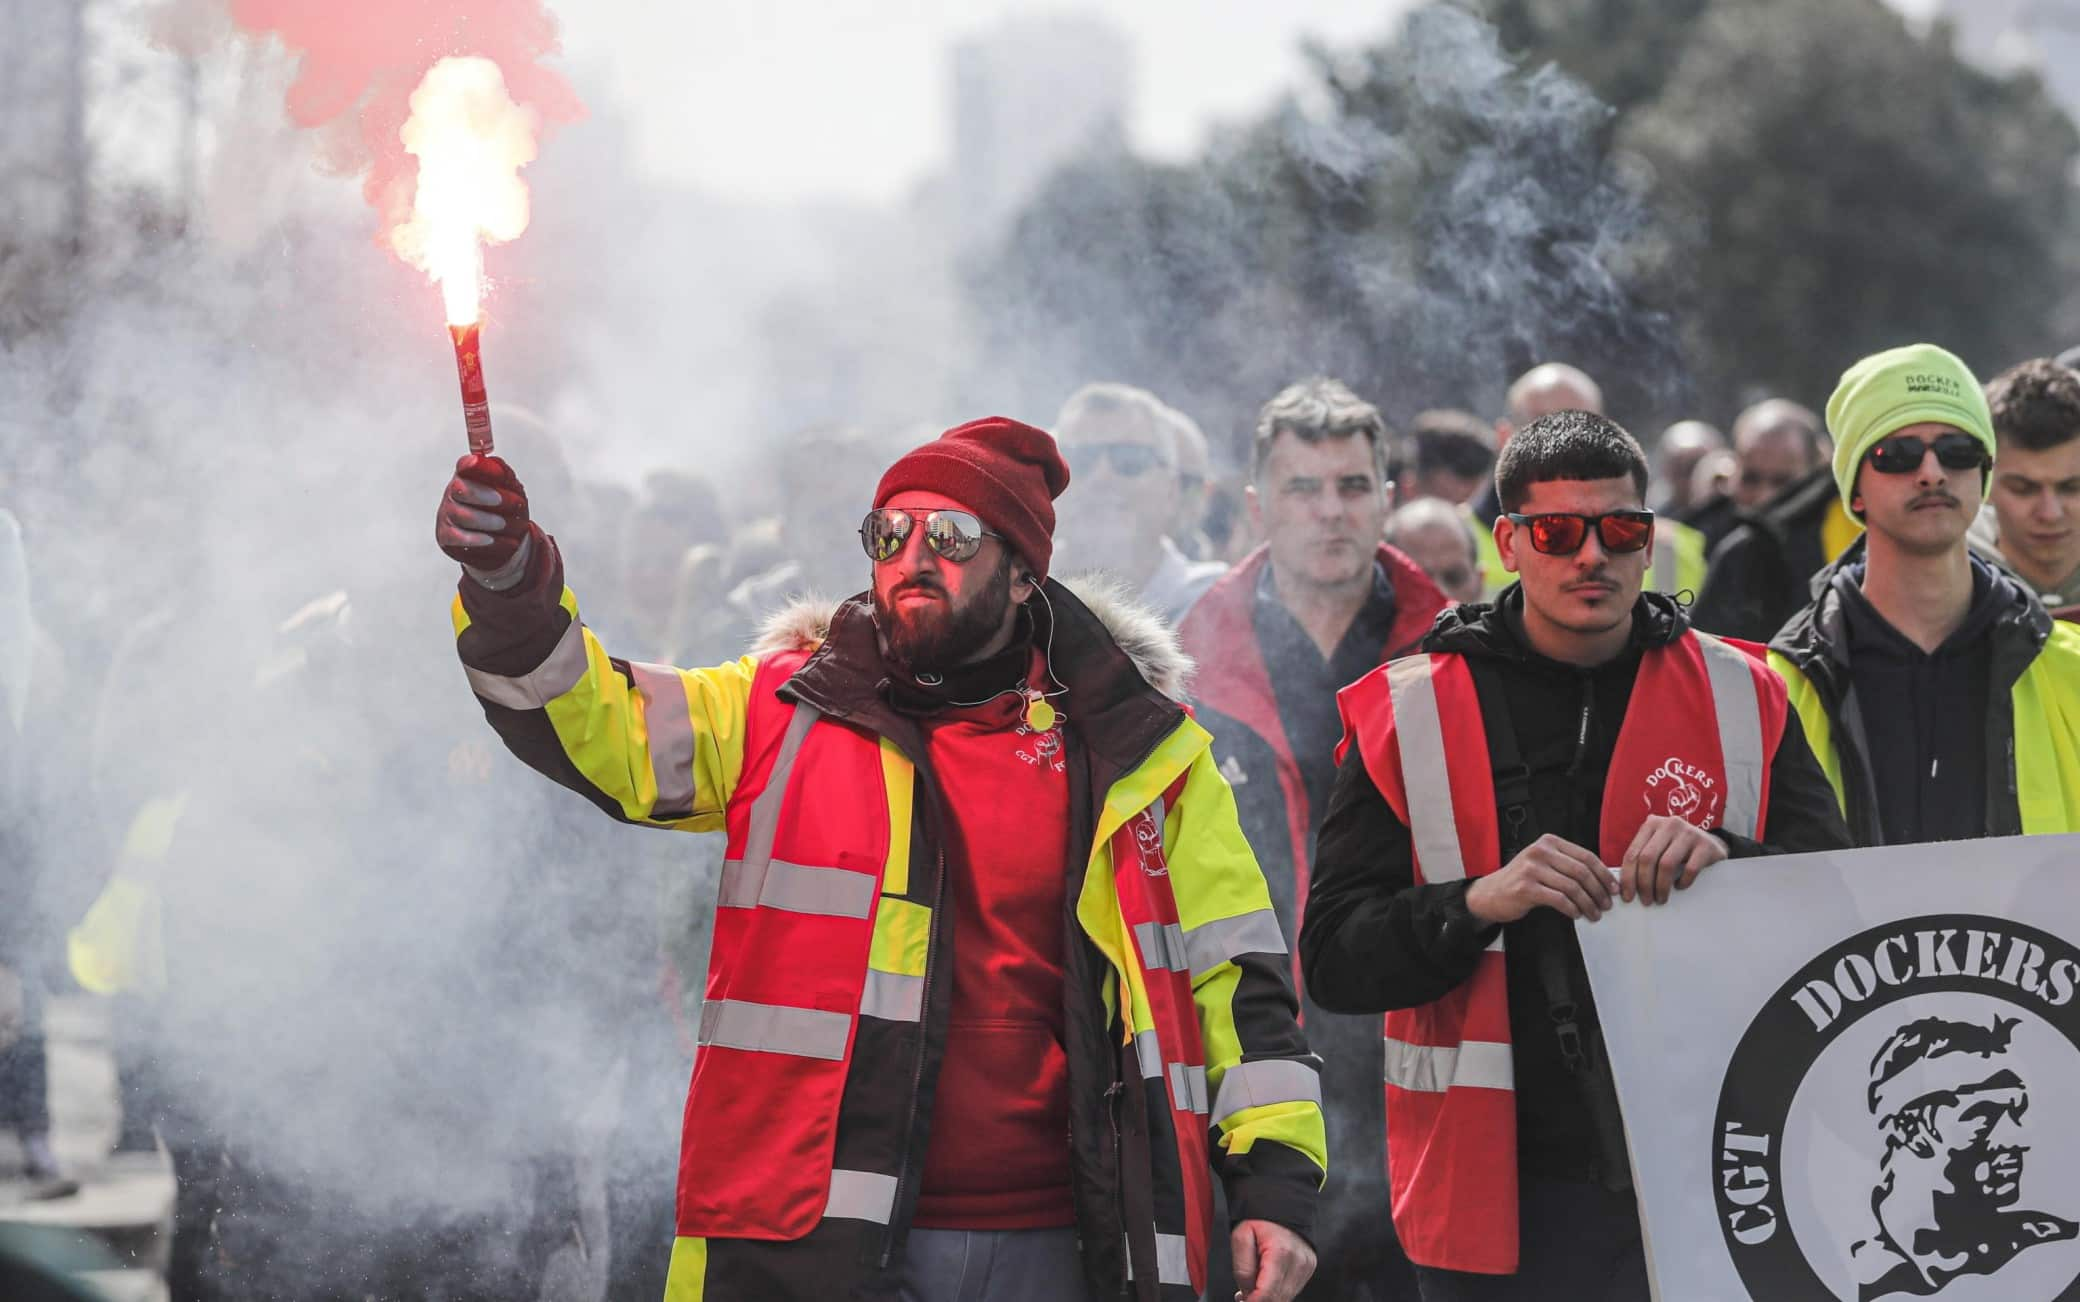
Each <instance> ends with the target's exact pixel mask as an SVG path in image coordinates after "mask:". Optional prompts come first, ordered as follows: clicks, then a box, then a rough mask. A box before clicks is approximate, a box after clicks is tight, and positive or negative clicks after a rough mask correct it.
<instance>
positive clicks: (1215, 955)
mask: <svg viewBox="0 0 2080 1302" xmlns="http://www.w3.org/2000/svg"><path fill="white" fill-rule="evenodd" d="M1184 952H1185V956H1186V961H1187V963H1188V964H1189V966H1190V967H1191V970H1192V977H1193V979H1195V980H1196V979H1197V978H1199V977H1202V976H1205V975H1206V974H1207V973H1208V972H1211V971H1212V970H1213V969H1215V968H1216V967H1219V966H1220V965H1221V964H1223V963H1227V962H1232V961H1233V960H1235V959H1238V958H1240V957H1242V956H1243V955H1244V954H1283V953H1285V952H1286V937H1285V933H1284V932H1282V931H1280V930H1279V929H1278V915H1277V914H1275V913H1273V912H1272V911H1271V910H1269V909H1259V910H1257V911H1256V912H1255V913H1238V914H1236V915H1235V916H1234V917H1232V918H1215V919H1214V920H1213V921H1212V922H1202V923H1200V924H1199V925H1198V926H1196V927H1193V928H1192V929H1191V930H1190V931H1187V932H1186V933H1184Z"/></svg>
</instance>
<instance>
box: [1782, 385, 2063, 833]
mask: <svg viewBox="0 0 2080 1302" xmlns="http://www.w3.org/2000/svg"><path fill="white" fill-rule="evenodd" d="M1827 426H1828V428H1829V429H1830V430H1832V431H1834V436H1835V451H1834V464H1833V471H1834V480H1835V489H1836V492H1838V493H1839V494H1840V497H1841V500H1842V502H1843V503H1844V504H1845V505H1846V506H1847V508H1848V509H1849V510H1850V511H1851V512H1852V513H1853V514H1854V515H1855V516H1856V517H1857V518H1858V519H1859V520H1861V521H1862V522H1863V523H1864V525H1865V526H1866V531H1865V533H1864V536H1863V539H1862V542H1861V543H1860V544H1858V545H1852V546H1851V547H1850V548H1849V550H1848V551H1846V552H1845V553H1843V555H1842V558H1841V559H1840V560H1838V561H1836V562H1835V563H1834V564H1832V565H1830V566H1828V567H1827V568H1826V569H1824V570H1822V571H1821V572H1820V573H1819V574H1818V575H1817V576H1815V578H1814V580H1813V584H1812V593H1813V599H1812V601H1811V602H1810V603H1809V604H1808V605H1807V606H1806V607H1805V608H1804V609H1803V610H1801V611H1799V612H1798V613H1797V614H1795V615H1793V616H1792V617H1791V619H1790V621H1789V622H1788V623H1786V624H1785V625H1784V628H1783V630H1782V631H1781V632H1779V633H1778V634H1777V636H1776V637H1775V638H1774V639H1773V640H1772V641H1771V642H1770V664H1771V665H1773V666H1774V667H1775V668H1776V669H1777V671H1778V672H1779V673H1780V674H1782V675H1783V676H1784V680H1785V682H1786V683H1788V684H1789V686H1790V692H1791V703H1792V705H1793V706H1794V707H1795V708H1796V709H1797V711H1798V713H1799V717H1800V718H1801V719H1802V720H1803V721H1804V723H1805V729H1806V735H1807V736H1808V737H1810V738H1811V739H1812V742H1813V750H1814V753H1816V754H1817V755H1819V756H1820V762H1821V764H1822V765H1823V766H1824V767H1825V768H1826V770H1827V776H1828V778H1829V779H1830V780H1831V781H1832V782H1833V783H1834V786H1835V790H1836V793H1837V796H1838V798H1839V800H1840V802H1841V806H1842V811H1843V813H1844V815H1845V816H1846V817H1847V819H1848V823H1849V831H1850V833H1851V834H1852V835H1854V836H1855V838H1856V842H1857V844H1858V845H1907V844H1914V843H1918V842H1924V841H1949V840H1957V839H1962V838H1965V837H1977V836H2013V835H2016V834H2018V833H2024V832H2029V833H2036V832H2070V831H2075V830H2080V628H2076V627H2075V626H2073V625H2071V624H2065V623H2056V622H2054V621H2053V620H2052V618H2051V616H2050V615H2049V614H2047V613H2046V612H2045V610H2044V607H2043V606H2042V605H2040V604H2039V603H2038V601H2037V599H2036V597H2035V596H2034V595H2032V594H2031V593H2030V592H2029V590H2028V589H2026V588H2025V587H2023V586H2022V584H2021V583H2020V582H2019V581H2018V580H2016V579H2014V578H2012V577H2010V576H2009V575H2008V574H2006V573H2004V572H2003V571H2002V570H2000V569H1999V568H1998V567H1996V566H1993V565H1991V564H1988V563H1987V562H1986V561H1984V560H1982V559H1980V558H1979V557H1976V556H1974V555H1972V554H1971V552H1970V549H1969V548H1968V547H1967V546H1966V540H1965V535H1966V531H1967V529H1969V528H1970V526H1971V522H1972V519H1973V517H1974V516H1976V515H1977V514H1978V511H1979V504H1980V500H1981V497H1982V495H1983V493H1984V492H1985V488H1986V482H1987V479H1988V478H1989V477H1990V476H1991V475H1992V473H1993V470H1994V464H1995V463H1994V451H1995V448H1996V446H1997V445H1996V443H1995V440H1994V434H1993V416H1992V413H1991V412H1990V411H1989V410H1988V408H1987V403H1986V395H1985V392H1984V391H1983V390H1981V389H1980V387H1979V381H1978V380H1977V379H1976V378H1975V377H1974V376H1973V375H1972V372H1971V368H1970V367H1968V366H1966V365H1965V364H1964V362H1963V361H1962V360H1961V359H1960V358H1958V357H1957V356H1956V355H1955V354H1953V353H1950V352H1948V351H1946V350H1944V349H1941V348H1938V347H1936V346H1934V345H1933V344H1914V345H1910V346H1908V347H1905V348H1893V349H1889V350H1887V351H1885V352H1882V353H1877V354H1874V355H1872V356H1870V357H1866V358H1864V359H1863V360H1862V361H1860V362H1858V363H1856V364H1855V365H1854V366H1852V367H1850V368H1849V369H1848V370H1847V371H1846V372H1844V373H1843V375H1842V381H1841V384H1840V385H1838V386H1837V387H1836V389H1835V391H1834V396H1833V397H1831V398H1829V399H1828V402H1827Z"/></svg>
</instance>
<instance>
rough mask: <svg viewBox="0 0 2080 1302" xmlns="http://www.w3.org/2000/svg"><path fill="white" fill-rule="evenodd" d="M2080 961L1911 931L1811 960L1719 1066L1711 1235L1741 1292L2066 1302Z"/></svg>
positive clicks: (1947, 923)
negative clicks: (1722, 1071) (1717, 1234)
mask: <svg viewBox="0 0 2080 1302" xmlns="http://www.w3.org/2000/svg"><path fill="white" fill-rule="evenodd" d="M2076 993H2080V951H2076V950H2075V949H2074V948H2073V947H2072V946H2071V945H2069V944H2067V943H2066V942H2064V941H2062V940H2060V939H2058V938H2057V937H2054V936H2051V935H2049V934H2047V933H2044V932H2040V931H2037V930H2035V929H2033V928H2029V927H2025V926H2021V925H2019V924H2016V923H2013V922H2008V921H2004V920H2001V919H1996V918H1979V917H1964V916H1948V917H1927V918H1918V919H1909V920H1904V921H1901V922H1897V923H1893V924H1890V925H1888V926H1885V927H1880V928H1874V929H1873V930H1871V931H1869V932H1866V933H1864V934H1862V935H1860V936H1857V937H1854V938H1852V939H1850V940H1847V941H1844V942H1842V943H1841V944H1840V945H1837V946H1835V947H1834V948H1832V949H1830V950H1828V951H1827V952H1825V953H1824V954H1821V955H1819V956H1817V957H1816V958H1815V959H1814V960H1813V961H1812V962H1810V963H1808V964H1807V965H1806V966H1805V968H1804V969H1802V970H1801V971H1800V972H1799V973H1798V974H1797V976H1795V977H1794V978H1793V979H1792V980H1791V981H1789V982H1787V983H1786V984H1785V985H1784V987H1783V988H1782V989H1781V990H1780V991H1779V992H1778V994H1777V996H1776V997H1775V998H1773V999H1772V1000H1771V1001H1770V1002H1769V1003H1768V1004H1767V1005H1765V1006H1764V1008H1763V1010H1762V1012H1761V1013H1760V1014H1759V1015H1758V1016H1757V1017H1756V1019H1755V1020H1754V1022H1753V1023H1752V1024H1751V1025H1750V1027H1749V1030H1748V1033H1747V1035H1746V1036H1745V1037H1744V1038H1743V1039H1742V1041H1741V1044H1740V1047H1739V1049H1738V1050H1737V1051H1736V1052H1735V1054H1734V1057H1733V1061H1732V1064H1731V1065H1730V1067H1729V1068H1728V1071H1727V1076H1726V1082H1725V1085H1724V1087H1723V1090H1722V1094H1721V1097H1720V1106H1719V1117H1718V1125H1717V1127H1716V1134H1717V1135H1718V1142H1717V1143H1716V1144H1715V1146H1714V1147H1715V1151H1714V1153H1713V1169H1714V1171H1715V1172H1716V1174H1717V1187H1716V1189H1715V1191H1714V1192H1715V1194H1716V1197H1717V1201H1718V1205H1719V1210H1720V1223H1721V1229H1722V1231H1723V1232H1724V1237H1725V1241H1726V1246H1727V1250H1728V1251H1729V1252H1730V1253H1731V1254H1732V1256H1733V1259H1734V1264H1735V1267H1736V1269H1737V1270H1738V1271H1739V1274H1740V1276H1741V1279H1742V1282H1743V1283H1744V1284H1745V1285H1746V1286H1747V1288H1748V1290H1749V1293H1750V1295H1751V1296H1752V1297H1754V1298H1758V1299H1759V1298H1768V1299H1772V1302H1774V1300H1775V1299H1780V1298H1781V1299H1786V1300H1787V1302H1803V1300H1804V1299H1843V1300H1844V1302H1880V1300H1881V1299H1887V1298H1899V1299H1904V1298H1920V1297H1933V1298H1941V1299H1943V1302H1996V1300H1998V1302H2057V1300H2059V1299H2069V1298H2080V998H2076Z"/></svg>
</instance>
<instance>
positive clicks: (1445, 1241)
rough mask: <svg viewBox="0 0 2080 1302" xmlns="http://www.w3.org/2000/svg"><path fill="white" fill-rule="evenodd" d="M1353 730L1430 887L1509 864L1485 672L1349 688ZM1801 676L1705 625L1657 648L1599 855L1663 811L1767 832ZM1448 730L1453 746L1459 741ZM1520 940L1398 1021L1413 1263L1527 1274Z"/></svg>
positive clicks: (1629, 728)
mask: <svg viewBox="0 0 2080 1302" xmlns="http://www.w3.org/2000/svg"><path fill="white" fill-rule="evenodd" d="M1337 705H1338V708H1339V709H1340V710H1341V711H1342V714H1343V722H1344V740H1343V744H1342V746H1341V747H1340V748H1339V749H1338V752H1337V758H1338V760H1339V762H1340V761H1341V759H1342V757H1343V755H1344V754H1345V753H1346V752H1347V751H1348V749H1349V747H1350V745H1351V744H1352V742H1354V741H1355V742H1356V743H1357V746H1358V752H1359V754H1360V755H1361V756H1363V758H1364V761H1365V771H1366V772H1367V773H1368V774H1369V775H1370V776H1371V778H1372V780H1373V782H1374V784H1376V785H1377V786H1378V788H1379V790H1380V793H1381V794H1382V795H1383V796H1385V797H1386V799H1387V803H1388V804H1389V805H1390V806H1392V808H1393V810H1394V813H1395V814H1396V815H1397V816H1398V817H1399V818H1400V819H1401V820H1402V822H1404V823H1405V824H1407V826H1408V828H1409V833H1410V838H1411V840H1412V842H1413V845H1414V852H1415V855H1414V857H1415V876H1416V881H1417V882H1419V883H1423V882H1441V881H1451V880H1455V879H1459V878H1464V877H1478V876H1482V875H1484V874H1487V873H1491V872H1494V871H1495V870H1496V869H1498V868H1500V867H1501V866H1502V864H1501V857H1502V850H1501V829H1500V819H1499V814H1498V811H1497V809H1496V806H1495V784H1494V770H1493V767H1492V765H1491V763H1490V760H1489V756H1488V743H1487V732H1486V730H1485V728H1484V727H1483V726H1482V721H1481V709H1480V701H1479V698H1478V696H1477V695H1476V693H1475V689H1474V683H1473V674H1472V671H1471V670H1469V669H1468V668H1467V665H1466V661H1465V660H1464V658H1462V657H1460V656H1457V655H1416V656H1410V657H1407V658H1406V659H1402V660H1397V661H1394V662H1393V663H1391V664H1389V665H1385V666H1383V667H1381V668H1380V669H1377V670H1374V671H1373V672H1372V673H1370V674H1368V675H1366V676H1365V677H1364V678H1361V679H1359V680H1358V681H1357V682H1355V683H1353V684H1351V685H1350V686H1349V687H1346V688H1345V689H1344V690H1343V691H1342V692H1341V693H1340V694H1339V695H1338V697H1337ZM1784 722H1785V691H1784V683H1783V680H1782V679H1780V678H1778V677H1777V676H1776V675H1775V674H1774V673H1772V672H1770V670H1769V669H1768V668H1767V667H1766V666H1765V665H1764V664H1762V663H1761V662H1760V661H1759V660H1756V659H1754V658H1752V657H1751V656H1749V655H1747V654H1745V653H1743V652H1742V651H1740V650H1738V649H1736V648H1734V647H1733V646H1731V645H1729V644H1727V643H1726V642H1724V641H1722V640H1720V639H1718V638H1715V637H1711V636H1709V635H1707V634H1701V633H1695V632H1689V633H1685V634H1684V635H1683V636H1682V637H1680V638H1678V639H1677V640H1676V641H1674V642H1672V643H1669V644H1668V645H1666V646H1660V647H1654V648H1650V649H1649V650H1648V651H1647V652H1646V654H1645V655H1644V656H1643V657H1642V658H1641V661H1640V668H1639V677H1638V678H1637V680H1636V681H1635V682H1634V685H1633V689H1632V698H1631V702H1630V704H1629V706H1628V707H1627V709H1626V711H1625V722H1624V723H1623V724H1622V725H1621V726H1620V728H1619V731H1618V740H1617V744H1616V746H1615V748H1614V749H1613V751H1612V754H1611V763H1610V770H1609V773H1608V775H1607V777H1606V779H1605V782H1604V791H1603V815H1602V825H1601V827H1600V829H1599V833H1600V835H1599V844H1598V852H1599V854H1600V856H1601V858H1602V860H1603V862H1605V863H1606V864H1614V863H1616V862H1617V861H1618V860H1619V858H1620V857H1622V856H1623V855H1624V853H1625V851H1626V849H1627V848H1628V847H1629V846H1630V845H1631V843H1632V838H1633V836H1634V835H1635V834H1636V833H1637V832H1638V831H1639V828H1640V824H1641V823H1643V822H1645V821H1646V818H1647V816H1648V815H1649V814H1674V815H1677V816H1680V817H1683V818H1686V819H1688V820H1690V821H1691V822H1693V823H1696V824H1697V825H1698V826H1700V827H1705V828H1713V827H1723V828H1726V829H1727V830H1729V831H1732V832H1735V833H1738V834H1740V835H1742V836H1746V837H1749V838H1753V839H1759V838H1760V837H1761V835H1762V829H1763V826H1764V816H1765V814H1766V812H1767V810H1766V806H1767V802H1768V792H1769V764H1770V757H1771V756H1773V755H1774V754H1775V753H1776V749H1777V742H1778V740H1779V738H1781V737H1782V736H1783V732H1784ZM1447 739H1450V742H1449V744H1447ZM1504 963H1505V960H1504V957H1503V947H1502V936H1501V934H1500V933H1498V934H1497V935H1496V938H1495V940H1494V941H1493V942H1492V943H1491V944H1490V945H1489V946H1488V949H1487V952H1486V953H1484V954H1482V955H1481V957H1480V961H1479V963H1478V964H1477V965H1476V966H1475V968H1474V972H1473V975H1472V977H1471V978H1469V979H1468V980H1467V981H1465V982H1464V983H1463V984H1461V985H1460V986H1459V987H1458V988H1457V989H1455V990H1453V991H1452V992H1451V993H1450V994H1447V995H1445V996H1444V997H1443V998H1441V999H1438V1000H1436V1001H1435V1002H1433V1003H1429V1004H1425V1005H1423V1006H1421V1007H1418V1008H1409V1009H1401V1010H1397V1011H1394V1012H1390V1013H1388V1014H1387V1024H1386V1036H1387V1039H1386V1079H1387V1087H1386V1092H1387V1174H1388V1179H1389V1182H1390V1184H1391V1186H1392V1197H1393V1215H1394V1228H1395V1229H1396V1231H1398V1232H1399V1234H1400V1236H1401V1243H1402V1246H1403V1247H1404V1248H1405V1249H1406V1250H1407V1252H1408V1255H1409V1258H1410V1260H1412V1261H1414V1262H1416V1263H1417V1264H1419V1265H1423V1266H1430V1267H1434V1268H1437V1269H1442V1270H1458V1271H1469V1272H1474V1273H1479V1274H1489V1275H1507V1274H1513V1273H1515V1271H1516V1269H1517V1153H1516V1130H1517V1128H1516V1099H1515V1096H1514V1089H1513V1079H1514V1061H1513V1057H1512V1054H1511V1049H1510V1034H1509V992H1508V987H1507V984H1506V969H1505V966H1504Z"/></svg>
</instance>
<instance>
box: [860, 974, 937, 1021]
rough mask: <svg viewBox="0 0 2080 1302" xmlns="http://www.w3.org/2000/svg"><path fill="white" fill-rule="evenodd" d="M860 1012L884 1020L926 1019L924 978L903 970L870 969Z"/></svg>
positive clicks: (862, 995) (861, 998)
mask: <svg viewBox="0 0 2080 1302" xmlns="http://www.w3.org/2000/svg"><path fill="white" fill-rule="evenodd" d="M859 1011H860V1014H861V1016H864V1017H878V1018H880V1019H881V1020H882V1021H884V1022H917V1021H922V1020H924V978H923V977H921V976H904V975H902V974H901V973H899V972H883V971H881V970H880V969H879V968H871V967H870V968H868V969H867V984H866V986H865V988H864V989H862V990H861V991H860V994H859Z"/></svg>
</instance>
